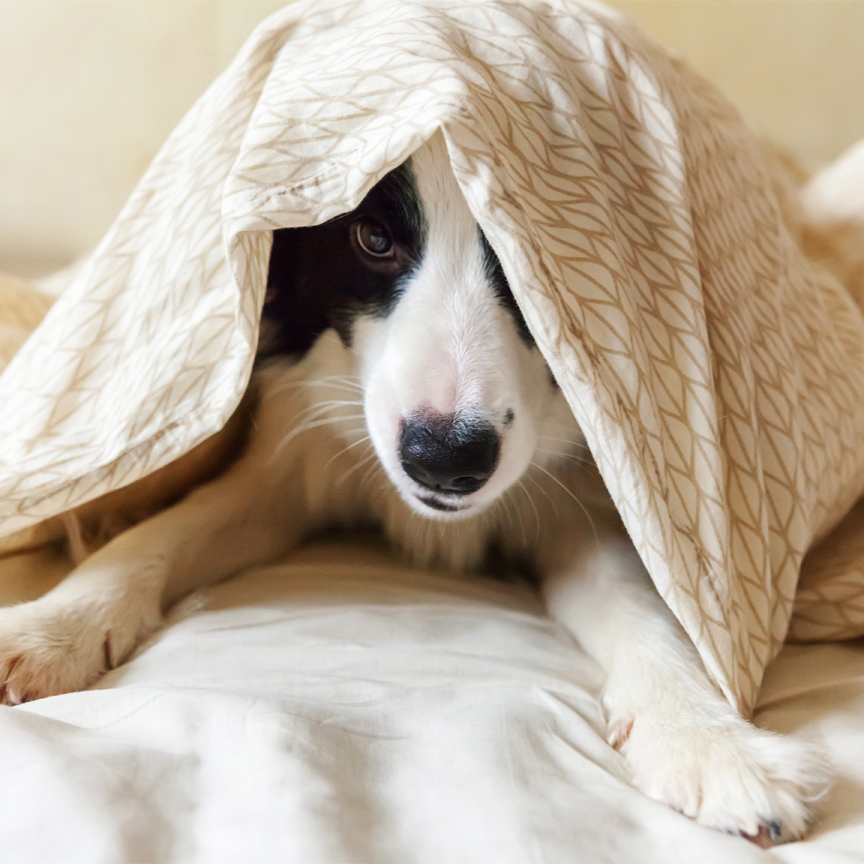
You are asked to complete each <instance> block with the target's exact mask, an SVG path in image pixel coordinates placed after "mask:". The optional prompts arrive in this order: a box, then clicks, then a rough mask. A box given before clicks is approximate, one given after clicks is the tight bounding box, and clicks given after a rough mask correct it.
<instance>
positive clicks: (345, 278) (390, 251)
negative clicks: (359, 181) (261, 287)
mask: <svg viewBox="0 0 864 864" xmlns="http://www.w3.org/2000/svg"><path fill="white" fill-rule="evenodd" d="M426 234H427V226H426V219H425V216H424V213H423V208H422V206H421V204H420V197H419V195H418V193H417V185H416V182H415V179H414V173H413V171H412V170H411V160H410V159H409V160H408V161H407V162H405V163H404V164H403V165H401V166H400V167H398V168H396V169H395V170H393V171H391V172H390V173H389V174H387V175H386V176H385V177H384V178H383V179H382V180H381V181H380V182H379V183H377V184H376V185H375V186H374V187H373V188H372V190H371V191H370V192H369V194H368V195H367V196H366V197H365V198H364V199H363V201H362V202H361V204H360V206H359V207H357V209H356V210H353V211H352V212H351V213H346V214H345V215H343V216H339V217H337V218H336V219H332V220H331V221H329V222H326V223H324V224H323V225H316V226H313V227H311V228H284V229H280V230H277V231H274V232H273V250H272V252H271V253H270V270H269V273H268V275H267V296H266V298H265V301H264V310H263V312H262V337H261V341H260V344H259V346H258V355H257V359H259V360H261V359H265V358H267V357H272V356H274V355H281V354H288V355H292V354H293V355H303V354H305V353H306V352H307V351H308V350H309V349H310V348H311V347H312V345H313V344H314V343H315V340H316V339H317V338H318V337H319V336H320V335H321V334H322V333H323V332H324V331H325V330H327V329H329V328H331V327H333V328H334V329H335V330H336V331H337V332H338V333H339V336H340V338H341V339H342V341H343V342H344V343H345V344H346V345H350V343H351V329H352V327H351V325H352V324H353V322H354V320H355V319H356V318H357V317H358V316H360V315H380V316H386V315H387V314H389V312H390V311H391V310H392V309H393V307H394V305H395V303H396V301H397V300H398V298H399V294H400V293H401V290H402V286H403V285H404V284H405V281H406V279H407V278H408V277H409V276H410V274H411V272H412V271H413V270H414V269H415V268H416V267H418V266H419V264H420V260H421V258H422V255H423V249H424V246H425V243H426ZM388 238H389V241H391V243H390V245H389V247H388V243H387V240H388Z"/></svg>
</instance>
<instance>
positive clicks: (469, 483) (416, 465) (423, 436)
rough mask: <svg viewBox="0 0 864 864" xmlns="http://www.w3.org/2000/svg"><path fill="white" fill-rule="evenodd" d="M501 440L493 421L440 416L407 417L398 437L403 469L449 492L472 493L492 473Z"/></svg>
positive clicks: (421, 481) (428, 485)
mask: <svg viewBox="0 0 864 864" xmlns="http://www.w3.org/2000/svg"><path fill="white" fill-rule="evenodd" d="M499 449H500V442H499V439H498V433H497V432H496V431H495V429H494V427H493V426H492V425H491V424H490V423H486V422H485V421H477V420H459V419H456V418H454V417H453V416H450V417H442V416H440V415H433V416H431V417H430V416H426V415H423V416H418V417H414V418H412V419H410V420H405V422H404V423H403V426H402V436H401V438H400V439H399V458H400V459H401V460H402V469H403V470H404V471H405V473H406V474H407V475H408V476H409V477H410V478H411V479H412V480H415V481H416V482H417V483H419V484H420V485H421V486H425V487H426V488H427V489H431V490H432V491H433V492H445V493H448V494H450V495H470V494H471V493H472V492H476V491H477V490H478V489H479V488H480V487H481V486H482V485H483V484H484V483H485V482H486V481H487V480H488V479H489V478H490V477H491V476H492V472H493V471H494V470H495V466H496V464H497V463H498V451H499Z"/></svg>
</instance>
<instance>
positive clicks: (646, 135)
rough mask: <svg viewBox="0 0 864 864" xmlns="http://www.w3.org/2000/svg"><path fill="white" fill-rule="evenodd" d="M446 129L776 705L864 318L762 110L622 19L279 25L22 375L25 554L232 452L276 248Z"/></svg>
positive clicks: (860, 419)
mask: <svg viewBox="0 0 864 864" xmlns="http://www.w3.org/2000/svg"><path fill="white" fill-rule="evenodd" d="M438 128H441V129H442V130H443V133H444V136H445V139H446V141H447V145H448V151H449V154H450V157H451V162H452V165H453V168H454V171H455V172H456V175H457V178H458V180H459V182H460V185H461V187H462V190H463V192H464V193H465V196H466V199H467V200H468V203H469V206H470V207H471V209H472V212H473V214H474V216H475V217H476V219H477V221H478V223H479V224H480V225H481V227H482V228H483V230H484V231H485V233H486V235H487V237H488V238H489V240H490V242H491V243H492V245H493V247H494V248H495V250H496V252H497V254H498V257H499V258H500V260H501V262H502V264H503V267H504V271H505V273H506V275H507V277H508V280H509V281H510V284H511V286H512V288H513V292H514V295H515V297H516V298H517V300H518V302H519V304H520V307H521V309H522V311H523V313H524V317H525V319H526V321H527V322H528V325H529V327H530V329H531V331H532V333H533V335H534V337H535V338H536V340H537V343H538V345H539V347H540V348H541V350H542V351H543V353H544V356H545V357H546V359H547V362H548V363H549V366H550V368H551V369H552V371H553V373H554V374H555V377H556V379H557V380H558V382H559V384H560V386H561V388H562V390H563V392H564V393H565V395H566V396H567V399H568V402H569V403H570V406H571V408H572V409H573V412H574V414H575V416H576V418H577V420H578V421H579V423H580V425H581V427H582V429H583V431H584V433H585V437H586V440H587V442H588V444H589V446H590V448H591V450H592V452H593V454H594V456H595V459H596V461H597V465H598V467H599V469H600V471H601V474H602V475H603V478H604V480H605V482H606V484H607V486H608V487H609V490H610V492H611V494H612V497H613V499H614V500H615V503H616V506H617V507H618V509H619V511H620V512H621V515H622V518H623V519H624V521H625V523H626V525H627V528H628V531H629V533H630V535H631V537H632V538H633V541H634V543H635V545H636V548H637V549H638V551H639V553H640V555H641V556H642V559H643V561H644V562H645V564H646V567H647V569H648V571H649V573H650V574H651V577H652V579H653V580H654V582H655V584H656V586H657V588H658V590H659V591H660V594H661V595H662V596H663V598H664V599H665V601H666V602H667V603H668V604H669V606H670V608H671V609H672V610H673V612H674V613H675V614H676V616H677V617H678V619H679V620H680V621H681V623H682V625H683V626H684V628H685V630H686V631H687V633H688V635H689V636H690V637H691V639H692V640H693V642H694V643H695V645H696V646H697V648H698V650H699V652H700V655H701V657H702V659H703V662H704V663H705V666H706V668H707V669H708V670H709V672H710V674H711V675H712V676H713V678H714V679H715V681H716V682H717V684H718V686H719V687H720V688H721V690H722V691H723V692H724V693H725V694H726V696H727V697H728V698H729V699H730V701H731V702H732V703H733V704H734V705H736V706H737V707H738V708H740V709H741V710H742V711H744V712H745V713H746V712H749V710H750V709H751V707H752V705H753V702H754V699H755V696H756V693H757V692H758V687H759V683H760V681H761V678H762V673H763V670H764V668H765V666H766V665H767V663H768V662H769V661H770V660H771V659H772V658H773V656H774V655H775V654H776V652H777V650H778V649H779V647H780V645H781V644H782V642H783V639H784V638H785V636H786V632H787V629H788V626H789V621H790V617H791V614H792V609H793V600H794V595H795V587H796V582H797V578H798V574H799V570H800V565H801V561H802V558H803V556H804V554H805V552H806V550H807V549H808V547H809V546H810V545H811V544H812V543H813V542H814V540H816V539H819V538H820V537H822V536H824V535H825V534H826V533H827V532H828V531H829V530H830V529H831V528H832V527H833V526H834V525H835V524H836V523H837V522H838V521H839V520H840V519H841V518H842V517H843V516H844V515H845V513H846V512H847V511H848V509H849V507H850V506H851V505H852V503H853V502H854V501H855V499H856V498H857V497H858V496H859V495H860V494H861V492H862V491H864V450H862V448H861V447H859V446H857V444H858V442H860V441H861V440H864V351H862V350H861V345H862V344H864V321H862V318H861V313H860V311H859V310H858V309H857V308H856V307H854V306H853V304H852V302H851V300H850V299H849V296H848V294H847V293H846V292H845V291H844V290H843V288H842V287H841V286H840V284H839V282H838V281H837V280H835V279H833V278H831V277H830V276H829V275H828V274H827V273H826V272H825V271H823V270H820V269H818V268H815V267H813V266H811V265H809V264H808V263H807V262H806V261H805V259H804V258H803V256H802V253H801V251H800V248H799V247H798V245H797V243H795V242H794V238H793V237H792V235H791V233H790V231H789V230H788V227H787V226H786V224H785V222H784V220H783V218H782V214H781V210H780V208H779V206H778V203H777V198H776V194H775V191H774V187H773V185H772V182H771V180H772V178H771V175H770V172H769V168H768V163H767V162H766V161H765V160H764V159H763V158H762V156H761V151H760V150H759V148H758V146H757V144H756V142H755V141H754V139H753V137H752V136H751V135H750V133H749V132H748V131H747V130H746V129H745V128H744V126H743V124H742V122H741V121H740V119H739V118H738V116H737V115H736V113H735V112H734V110H733V109H732V108H731V107H730V106H728V105H727V104H726V103H725V102H724V101H723V99H722V98H721V97H720V96H719V95H718V94H717V93H716V92H714V91H713V90H712V88H711V87H710V86H709V85H707V84H706V83H705V82H704V81H702V80H701V79H700V78H698V77H697V76H696V75H695V74H694V73H692V72H690V71H689V70H688V69H686V68H685V67H684V66H683V65H681V64H679V63H677V62H674V61H672V60H670V59H669V58H668V57H667V56H666V55H665V54H664V53H663V52H662V51H661V50H660V49H658V48H657V47H656V46H654V45H653V44H651V43H650V42H648V41H647V40H646V39H645V38H644V37H642V36H641V35H640V34H638V33H637V32H635V31H634V30H633V29H632V28H630V27H629V25H628V24H627V22H626V21H625V20H624V19H622V18H621V17H620V16H619V15H617V14H616V13H613V12H610V11H609V10H606V9H604V8H603V7H599V6H596V7H595V6H591V5H582V4H578V3H575V2H572V0H550V2H543V0H533V2H529V3H523V2H518V3H516V2H508V0H487V2H479V3H471V4H463V3H461V2H460V3H455V2H449V0H416V2H409V0H393V2H387V3H381V2H379V0H359V2H358V0H314V2H311V3H297V4H291V5H290V6H288V7H287V8H286V9H284V10H283V11H282V12H279V13H277V14H276V15H274V16H272V17H271V18H269V19H268V20H267V21H265V22H264V23H263V24H262V25H261V26H260V27H259V28H258V29H257V30H256V31H255V33H254V34H253V35H252V37H251V38H250V39H249V41H248V42H247V44H246V46H245V47H244V48H243V49H242V50H241V52H240V54H239V55H238V57H237V59H236V60H235V61H234V63H233V64H232V65H231V66H230V67H229V69H228V70H226V72H225V73H224V74H223V75H222V76H221V77H220V78H219V79H218V80H217V81H216V82H215V83H214V84H213V85H212V87H211V88H210V89H209V90H208V92H207V93H206V94H205V95H204V96H203V97H202V99H201V100H200V101H199V102H198V104H197V105H196V106H195V107H194V108H193V109H192V111H191V112H190V113H189V114H188V115H187V117H186V118H185V119H184V120H183V121H182V122H181V124H180V125H179V126H178V128H177V129H176V130H175V132H174V133H173V134H172V136H171V137H170V139H169V140H168V142H167V143H166V145H165V147H164V148H163V150H162V151H161V152H160V154H159V155H158V156H157V158H156V159H155V161H154V162H153V164H152V165H151V167H150V169H149V170H148V171H147V173H146V175H145V176H144V178H143V179H142V181H141V183H140V184H139V186H138V188H137V189H136V191H135V193H134V194H133V195H132V197H131V199H130V201H129V202H128V204H127V205H126V207H125V209H124V210H123V212H122V213H121V215H120V216H119V217H118V219H117V221H116V223H115V224H114V225H113V226H112V228H111V229H110V230H109V232H108V234H107V235H106V236H105V238H104V239H103V241H102V242H101V243H100V245H99V246H98V248H97V249H96V250H95V251H94V253H93V254H92V255H91V256H89V258H88V259H87V260H86V261H85V262H84V263H83V264H82V266H81V268H80V270H79V271H78V273H77V275H76V276H75V278H74V279H73V281H72V284H71V285H70V286H69V288H68V289H67V290H66V291H65V292H64V293H63V294H62V296H61V297H60V298H59V299H58V301H57V302H56V303H55V305H54V306H53V307H52V309H51V310H50V311H49V312H48V314H47V315H46V317H45V319H44V321H43V322H42V323H41V324H40V325H39V327H37V328H36V330H35V332H34V333H33V335H32V336H31V338H30V339H29V340H28V341H27V342H26V343H25V344H24V346H23V347H22V348H21V350H20V351H19V352H18V353H17V354H16V355H15V356H14V358H13V359H12V361H11V362H10V364H9V366H8V367H7V368H6V370H5V371H4V373H3V375H2V377H0V404H3V406H4V411H3V413H2V415H0V533H5V534H11V533H14V532H16V531H22V530H24V529H28V528H31V527H32V526H34V525H35V524H37V523H39V522H41V521H43V520H45V519H46V518H48V517H51V516H54V515H55V514H57V513H60V512H62V511H64V510H68V509H70V508H72V507H74V506H77V505H79V504H81V503H83V502H85V501H87V500H89V499H92V498H94V497H97V496H98V495H101V494H103V493H105V492H108V491H110V490H112V489H115V488H118V487H121V486H124V485H126V484H128V483H130V482H132V481H134V480H136V479H138V478H139V477H141V476H144V475H146V474H148V473H150V472H152V471H153V470H155V469H156V468H158V467H159V466H161V465H164V464H166V463H167V462H169V461H171V460H173V459H175V458H176V457H178V456H179V455H181V454H182V453H184V452H185V451H187V450H188V449H190V448H191V447H192V446H194V445H195V444H197V443H199V442H200V441H201V440H203V439H204V438H206V437H208V436H209V435H210V434H212V433H213V432H215V431H216V430H217V429H218V428H219V427H220V426H221V425H222V424H223V423H224V422H225V421H226V419H227V418H228V416H229V415H230V414H231V412H232V411H233V410H234V408H235V407H236V405H237V403H238V401H239V399H240V398H241V395H242V393H243V389H244V387H245V386H246V383H247V381H248V376H249V374H250V370H251V363H252V359H253V355H254V349H255V342H256V337H257V326H258V317H259V313H260V309H261V304H262V301H263V291H264V285H265V277H266V271H267V261H268V252H269V248H270V243H271V237H272V234H271V232H272V229H273V228H276V227H291V226H298V225H308V224H313V223H316V222H320V221H322V220H326V219H328V218H330V217H331V216H334V215H336V214H338V213H341V212H344V211H346V210H349V209H352V208H353V207H354V206H356V204H357V203H358V201H359V200H360V199H361V198H362V196H363V195H364V193H365V192H366V191H367V190H368V189H369V188H370V187H371V186H372V184H374V183H375V182H376V181H377V180H378V179H379V178H380V177H381V176H382V175H383V174H384V173H386V172H387V171H388V170H390V169H391V168H393V167H394V166H395V165H397V164H399V163H401V162H402V161H404V159H405V158H406V157H407V156H408V155H409V154H410V153H411V152H412V151H413V150H414V149H415V148H416V147H417V146H418V145H419V144H420V143H421V142H422V141H423V140H425V139H426V138H428V137H429V136H430V135H431V134H432V133H433V132H434V131H435V130H436V129H438ZM7 548H8V544H7ZM823 596H831V591H830V590H829V591H827V592H823ZM814 609H815V613H814V614H818V607H814ZM813 611H814V610H813V609H811V612H813ZM860 623H864V621H862V622H860Z"/></svg>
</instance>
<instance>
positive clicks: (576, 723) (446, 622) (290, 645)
mask: <svg viewBox="0 0 864 864" xmlns="http://www.w3.org/2000/svg"><path fill="white" fill-rule="evenodd" d="M39 563H40V566H39V568H38V569H39V571H40V572H43V571H44V570H45V569H46V563H49V564H50V563H51V562H39ZM55 564H56V562H55ZM7 575H8V574H7V572H6V566H5V565H0V583H2V582H5V577H6V576H7ZM862 677H864V646H862V644H861V643H860V642H857V643H851V644H843V645H807V646H787V647H786V648H784V649H783V651H782V652H781V654H780V656H779V658H778V659H777V661H776V662H775V664H773V666H772V667H771V668H769V670H768V673H767V675H766V680H765V686H764V688H763V691H762V694H761V696H760V703H759V706H758V708H757V712H756V720H757V722H758V723H760V725H763V726H766V727H767V728H769V729H774V730H776V731H778V732H794V733H796V734H798V735H801V736H803V737H806V738H810V739H813V740H816V741H819V742H821V743H823V744H824V745H825V746H826V748H827V750H828V753H829V755H830V757H831V761H832V762H833V763H834V764H835V766H836V775H837V780H836V783H835V786H834V787H833V789H832V790H831V791H830V792H829V793H828V795H827V797H826V798H825V799H824V801H822V802H820V805H819V808H818V809H819V818H818V821H817V823H816V825H815V827H814V830H813V832H812V833H811V834H810V835H809V836H808V837H807V838H806V839H805V840H804V841H801V842H797V843H791V844H788V845H785V846H781V847H778V848H776V849H773V850H770V851H762V850H760V849H758V848H757V847H756V846H754V845H753V844H752V843H750V842H748V841H747V840H744V839H743V838H741V837H733V836H729V835H726V834H722V833H720V832H718V831H712V830H711V829H708V828H703V827H700V826H699V825H697V824H695V823H694V822H692V821H691V820H690V819H688V818H686V817H685V816H682V815H681V814H679V813H676V812H675V811H673V810H671V809H670V808H668V807H666V806H664V805H663V804H659V803H657V802H655V801H652V800H650V799H649V798H647V797H645V796H644V795H642V794H641V793H639V792H637V791H636V790H635V789H633V788H632V787H631V786H629V785H628V783H627V780H626V776H627V767H626V765H625V763H624V760H623V758H622V756H621V755H620V754H619V753H617V752H616V751H615V750H614V749H613V748H612V747H610V746H609V745H608V744H607V743H606V742H605V740H604V738H605V720H604V716H603V710H602V708H601V706H600V704H599V702H598V700H597V693H598V688H599V684H600V682H601V680H602V678H601V673H600V670H599V669H598V668H596V667H595V665H594V664H593V663H592V662H591V661H590V660H589V659H588V658H587V657H586V656H585V654H584V653H583V652H582V651H580V650H579V648H578V646H576V645H575V643H574V641H573V639H572V638H571V637H570V636H569V634H568V633H567V632H566V631H565V630H564V629H563V628H561V627H560V626H559V625H556V624H554V623H553V622H552V621H550V620H549V619H548V618H547V617H546V616H545V615H544V614H543V612H542V608H541V607H540V605H539V603H538V600H537V598H536V596H534V595H533V594H532V593H531V592H529V591H527V590H525V589H524V588H520V587H516V586H512V585H504V584H501V583H496V582H494V581H492V580H490V579H481V578H475V579H460V578H453V577H449V576H446V575H443V574H441V573H434V572H429V571H420V570H412V569H410V568H407V567H404V566H402V565H400V564H399V563H398V561H395V560H394V559H393V557H392V556H390V555H388V554H387V553H386V552H384V551H382V550H380V549H378V548H376V547H374V546H368V545H356V544H354V543H351V544H350V545H349V544H343V545H334V544H330V545H319V546H316V547H314V548H308V549H304V550H302V551H300V552H298V553H296V554H295V555H293V556H292V557H291V558H290V559H289V560H288V561H286V562H284V563H279V564H277V565H274V566H272V567H268V568H265V569H261V570H256V571H252V572H249V573H246V574H243V575H242V576H240V577H238V578H236V579H232V580H231V581H229V582H226V583H225V584H223V585H220V586H217V587H215V588H213V589H210V590H207V591H204V592H202V593H201V594H199V595H196V596H194V597H193V598H190V600H189V601H187V602H186V603H185V604H183V605H182V606H181V607H180V608H178V609H176V610H175V612H174V613H173V615H172V616H171V619H170V621H169V626H168V627H167V628H166V629H165V630H164V631H162V632H160V633H159V634H157V635H156V636H155V637H154V638H153V639H152V640H151V641H150V643H149V644H147V645H145V646H143V648H142V650H141V651H140V652H139V654H138V656H137V657H136V658H134V659H133V660H132V661H131V662H129V663H127V664H125V665H124V666H122V667H121V668H119V669H117V670H116V671H114V672H112V673H110V674H109V675H108V676H106V678H104V679H103V681H102V682H101V683H100V684H98V685H97V686H96V688H94V689H92V690H90V691H87V692H84V693H70V694H68V695H66V696H55V697H51V698H50V699H42V700H39V701H36V702H31V703H28V704H26V705H23V706H19V707H16V708H8V707H3V706H0V760H2V764H3V779H4V782H3V784H2V786H0V801H2V805H3V806H2V807H0V830H2V836H3V857H4V860H8V861H27V862H34V864H36V862H39V864H49V862H50V864H55V862H56V864H61V862H62V864H72V862H82V864H83V862H86V864H116V862H119V861H122V862H165V864H168V862H182V864H196V862H200V864H241V862H298V864H300V862H302V864H315V862H357V864H367V862H394V864H395V862H427V864H432V862H436V864H444V862H453V864H456V862H459V864H463V862H473V864H486V862H488V864H493V862H494V864H503V862H513V864H517V862H519V864H524V862H550V861H551V862H555V861H567V862H590V864H598V862H644V864H648V862H657V864H670V862H681V864H685V862H686V864H692V862H696V861H698V862H705V864H710V862H716V864H720V862H722V864H729V862H735V864H744V862H754V864H755V862H766V864H767V862H774V864H777V862H788V864H841V862H850V864H851V862H854V861H861V857H862V850H864V793H862V790H864V748H862V747H861V734H862V733H861V730H862V728H864V691H862V687H861V680H862Z"/></svg>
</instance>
